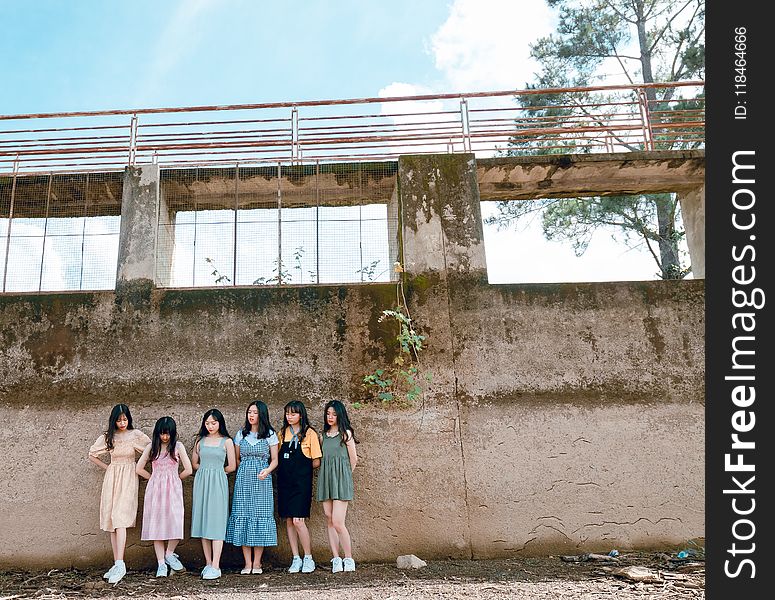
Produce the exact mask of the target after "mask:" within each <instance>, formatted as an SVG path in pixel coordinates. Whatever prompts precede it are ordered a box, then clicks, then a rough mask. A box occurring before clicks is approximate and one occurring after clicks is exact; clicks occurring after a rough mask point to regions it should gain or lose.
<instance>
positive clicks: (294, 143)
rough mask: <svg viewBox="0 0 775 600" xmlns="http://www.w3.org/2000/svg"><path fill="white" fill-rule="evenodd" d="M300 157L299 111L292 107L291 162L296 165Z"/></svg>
mask: <svg viewBox="0 0 775 600" xmlns="http://www.w3.org/2000/svg"><path fill="white" fill-rule="evenodd" d="M300 156H301V148H299V110H298V109H297V108H296V107H295V106H294V107H293V109H292V110H291V162H292V163H294V164H295V163H296V161H298V160H299V158H300Z"/></svg>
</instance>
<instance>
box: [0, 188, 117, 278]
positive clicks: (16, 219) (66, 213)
mask: <svg viewBox="0 0 775 600" xmlns="http://www.w3.org/2000/svg"><path fill="white" fill-rule="evenodd" d="M122 185H123V175H122V174H121V173H81V174H72V175H55V174H46V175H36V176H25V177H19V176H17V177H9V178H3V179H2V180H0V248H1V249H0V259H2V291H3V292H31V291H64V290H100V289H112V288H114V287H115V283H116V261H117V259H118V236H119V228H120V219H121V193H122Z"/></svg>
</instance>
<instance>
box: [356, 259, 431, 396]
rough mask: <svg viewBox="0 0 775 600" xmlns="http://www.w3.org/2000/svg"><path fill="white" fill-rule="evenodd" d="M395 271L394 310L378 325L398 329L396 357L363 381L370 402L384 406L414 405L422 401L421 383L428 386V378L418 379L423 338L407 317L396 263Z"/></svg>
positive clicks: (385, 315) (422, 376) (383, 315)
mask: <svg viewBox="0 0 775 600" xmlns="http://www.w3.org/2000/svg"><path fill="white" fill-rule="evenodd" d="M374 266H375V267H376V265H374ZM394 270H395V272H396V273H398V274H399V280H398V283H397V284H396V304H397V306H396V308H395V309H392V310H383V311H382V315H381V316H380V318H379V322H380V323H382V322H384V321H386V320H392V321H395V323H396V325H397V326H398V335H396V338H395V339H396V341H397V342H398V349H399V353H398V356H396V357H395V358H394V359H393V362H392V364H391V365H388V366H386V367H381V368H379V369H376V370H375V371H374V372H373V373H370V374H368V375H366V376H365V377H364V378H363V386H364V388H366V390H367V392H368V393H369V395H370V396H371V397H372V398H375V399H377V400H380V401H381V402H383V403H385V404H387V403H395V404H399V405H408V404H414V403H415V401H416V400H417V399H418V398H421V397H422V394H423V387H422V381H423V380H425V381H428V382H430V381H431V374H430V373H426V374H425V375H421V363H420V353H421V352H422V351H423V349H424V347H425V346H424V343H425V340H426V336H424V335H420V334H419V333H417V330H416V329H415V325H414V322H413V321H412V317H411V316H410V314H409V307H408V306H407V303H406V296H405V295H404V287H403V280H402V279H401V278H400V274H401V273H403V271H404V270H403V268H402V267H401V264H400V263H395V265H394Z"/></svg>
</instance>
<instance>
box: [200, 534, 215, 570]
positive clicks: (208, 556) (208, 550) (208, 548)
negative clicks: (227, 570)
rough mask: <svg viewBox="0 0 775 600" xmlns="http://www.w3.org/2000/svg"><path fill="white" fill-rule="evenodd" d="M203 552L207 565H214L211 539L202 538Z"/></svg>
mask: <svg viewBox="0 0 775 600" xmlns="http://www.w3.org/2000/svg"><path fill="white" fill-rule="evenodd" d="M202 552H203V553H204V555H205V563H206V564H207V566H208V567H209V566H212V564H213V544H212V542H211V541H210V540H206V539H204V538H202Z"/></svg>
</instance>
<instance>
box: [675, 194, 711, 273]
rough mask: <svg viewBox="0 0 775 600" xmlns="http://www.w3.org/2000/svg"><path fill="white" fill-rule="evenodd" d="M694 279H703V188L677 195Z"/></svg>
mask: <svg viewBox="0 0 775 600" xmlns="http://www.w3.org/2000/svg"><path fill="white" fill-rule="evenodd" d="M678 201H679V202H680V203H681V216H682V217H683V222H684V228H685V229H686V242H687V244H688V246H689V256H690V257H691V260H692V274H693V275H694V278H695V279H705V186H704V185H702V186H699V187H697V188H694V189H693V190H691V191H689V192H685V193H681V194H678Z"/></svg>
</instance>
